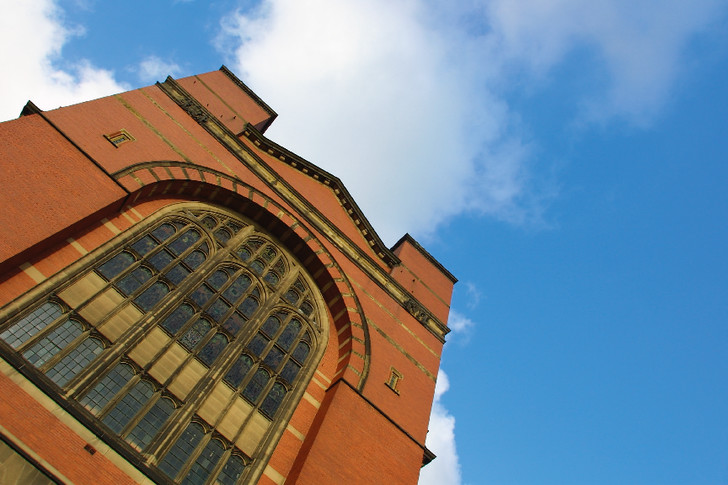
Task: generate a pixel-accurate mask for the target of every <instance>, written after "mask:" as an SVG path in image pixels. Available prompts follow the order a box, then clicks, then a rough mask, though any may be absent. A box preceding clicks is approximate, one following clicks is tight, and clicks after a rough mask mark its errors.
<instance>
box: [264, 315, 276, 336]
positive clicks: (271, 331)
mask: <svg viewBox="0 0 728 485" xmlns="http://www.w3.org/2000/svg"><path fill="white" fill-rule="evenodd" d="M280 326H281V321H280V320H278V319H277V318H276V317H268V319H267V320H266V321H265V322H264V323H263V325H262V326H261V327H260V329H261V330H262V331H263V333H265V334H266V335H268V336H269V337H273V336H275V334H276V332H277V331H278V329H279V328H280Z"/></svg>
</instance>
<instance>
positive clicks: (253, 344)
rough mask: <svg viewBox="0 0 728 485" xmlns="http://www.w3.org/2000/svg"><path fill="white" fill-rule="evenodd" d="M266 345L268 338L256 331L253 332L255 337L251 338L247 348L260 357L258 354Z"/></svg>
mask: <svg viewBox="0 0 728 485" xmlns="http://www.w3.org/2000/svg"><path fill="white" fill-rule="evenodd" d="M266 345H268V339H267V338H265V337H264V336H263V335H261V334H260V333H257V334H255V337H253V340H251V341H250V343H249V344H248V349H250V351H251V352H253V353H254V354H255V355H257V356H258V357H260V354H261V353H262V352H263V350H264V349H265V346H266Z"/></svg>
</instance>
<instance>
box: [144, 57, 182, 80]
mask: <svg viewBox="0 0 728 485" xmlns="http://www.w3.org/2000/svg"><path fill="white" fill-rule="evenodd" d="M179 71H180V67H179V66H178V65H177V64H175V63H173V62H166V61H164V60H162V59H160V58H159V57H157V56H149V57H147V58H146V59H144V60H143V61H142V62H140V63H139V67H138V69H137V74H138V75H139V79H140V80H141V81H142V82H145V83H151V82H156V81H162V80H164V79H166V78H167V76H173V77H174V76H176V75H177V73H178V72H179Z"/></svg>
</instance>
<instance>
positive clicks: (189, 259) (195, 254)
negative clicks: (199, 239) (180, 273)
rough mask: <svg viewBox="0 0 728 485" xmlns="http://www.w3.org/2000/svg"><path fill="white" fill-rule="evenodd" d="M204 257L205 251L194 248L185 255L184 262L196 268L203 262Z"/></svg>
mask: <svg viewBox="0 0 728 485" xmlns="http://www.w3.org/2000/svg"><path fill="white" fill-rule="evenodd" d="M206 258H207V256H205V253H203V252H202V251H199V250H197V249H195V250H194V251H192V252H191V253H190V254H188V255H187V256H185V259H184V262H185V263H187V265H188V266H189V267H190V268H192V269H197V268H198V267H199V266H200V265H201V264H202V263H204V262H205V259H206Z"/></svg>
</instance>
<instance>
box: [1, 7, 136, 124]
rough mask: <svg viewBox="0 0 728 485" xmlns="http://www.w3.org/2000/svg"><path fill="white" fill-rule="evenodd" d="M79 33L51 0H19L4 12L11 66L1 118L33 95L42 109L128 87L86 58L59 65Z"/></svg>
mask: <svg viewBox="0 0 728 485" xmlns="http://www.w3.org/2000/svg"><path fill="white" fill-rule="evenodd" d="M78 33H79V29H78V28H73V27H71V26H69V25H67V24H66V23H65V22H64V20H63V15H62V11H61V10H60V9H58V7H57V6H56V5H55V3H54V2H52V1H50V0H28V1H23V2H14V3H13V5H12V6H8V8H7V9H5V10H4V14H3V15H2V16H0V59H2V60H3V65H4V66H6V68H7V69H6V71H5V72H4V74H3V76H2V77H0V91H2V93H3V95H2V97H0V119H2V120H6V119H11V118H15V117H17V116H18V115H19V114H20V110H21V109H22V107H23V105H24V104H25V102H26V101H27V100H29V99H30V100H32V101H34V102H35V103H36V104H37V105H38V106H40V107H41V108H42V109H53V108H57V107H58V106H60V105H66V104H73V103H77V102H81V101H86V100H89V99H93V98H98V97H101V96H106V95H109V94H113V93H116V92H120V91H124V90H125V89H127V88H126V86H124V85H122V84H120V83H118V82H117V81H116V80H115V79H114V74H113V73H112V72H111V71H108V70H105V69H99V68H97V67H95V66H94V65H92V64H91V63H90V62H89V61H87V60H81V61H78V62H76V63H75V64H73V65H72V66H71V67H70V68H68V69H62V68H59V67H57V65H56V62H57V61H59V60H60V56H61V49H62V48H63V45H64V44H65V43H66V41H67V40H68V39H69V38H70V37H71V36H73V35H76V34H78ZM18 39H22V48H21V47H20V46H19V45H18V42H19V40H18Z"/></svg>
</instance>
